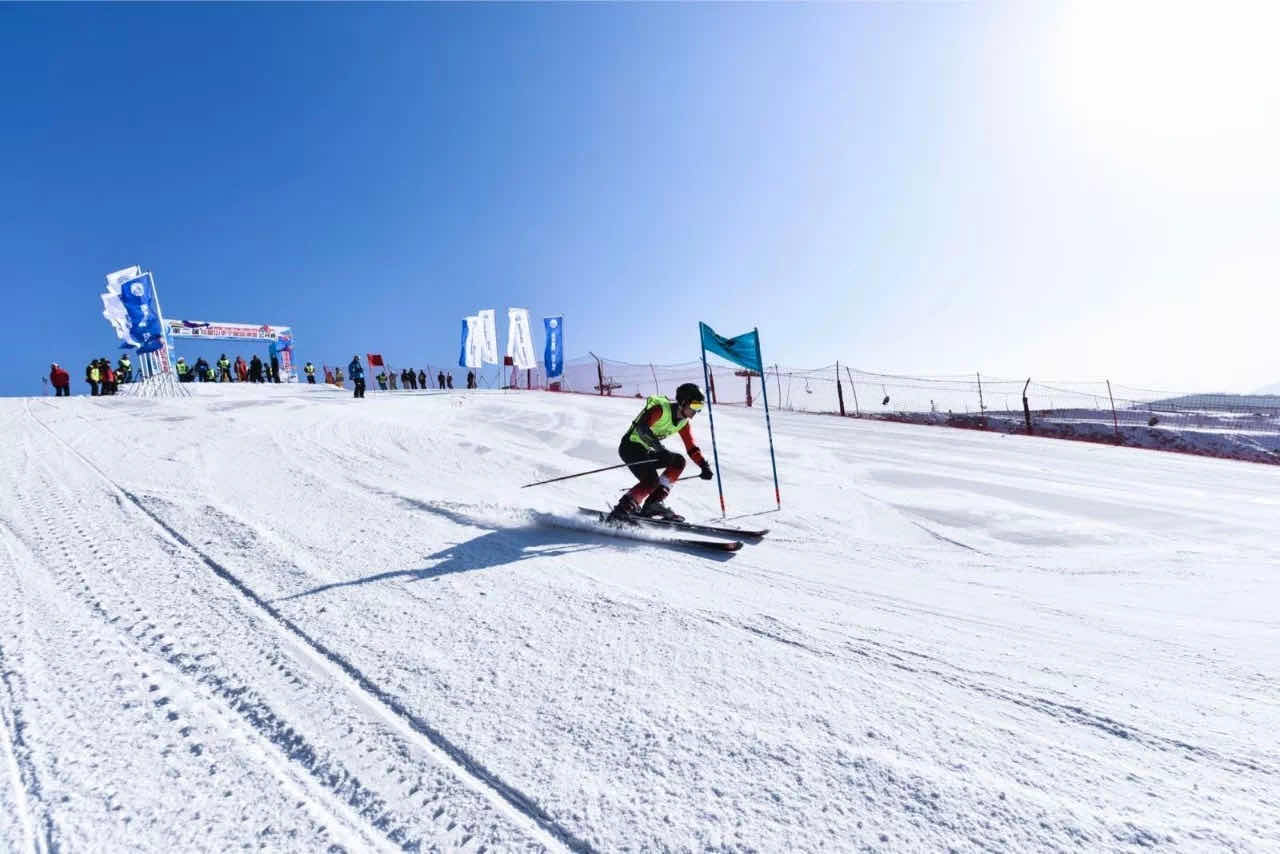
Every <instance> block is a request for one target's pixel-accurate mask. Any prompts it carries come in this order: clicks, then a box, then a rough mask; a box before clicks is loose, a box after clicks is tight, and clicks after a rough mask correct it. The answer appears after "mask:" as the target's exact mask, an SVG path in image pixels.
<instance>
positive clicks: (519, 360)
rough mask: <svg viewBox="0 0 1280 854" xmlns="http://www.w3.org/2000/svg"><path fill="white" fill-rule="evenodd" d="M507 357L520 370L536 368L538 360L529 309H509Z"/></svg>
mask: <svg viewBox="0 0 1280 854" xmlns="http://www.w3.org/2000/svg"><path fill="white" fill-rule="evenodd" d="M507 324H508V325H507V355H508V356H510V357H511V360H512V361H513V362H515V365H516V367H517V368H519V369H520V370H522V371H523V370H528V369H529V368H536V367H537V366H538V360H537V359H536V358H534V355H533V336H532V335H530V334H529V309H527V308H508V309H507Z"/></svg>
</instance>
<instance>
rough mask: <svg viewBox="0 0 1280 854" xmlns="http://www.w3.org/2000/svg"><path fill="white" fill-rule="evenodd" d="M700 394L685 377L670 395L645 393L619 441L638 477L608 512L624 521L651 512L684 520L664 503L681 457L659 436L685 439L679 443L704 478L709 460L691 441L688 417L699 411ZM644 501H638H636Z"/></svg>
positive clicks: (677, 476) (681, 467) (680, 466)
mask: <svg viewBox="0 0 1280 854" xmlns="http://www.w3.org/2000/svg"><path fill="white" fill-rule="evenodd" d="M704 403H705V399H704V398H703V396H702V389H700V388H698V387H697V386H696V385H694V384H693V383H685V384H684V385H682V386H680V387H679V388H677V389H676V399H675V400H674V401H672V400H670V399H669V398H666V397H663V396H661V395H651V396H650V397H648V398H646V399H645V402H644V410H643V411H642V412H641V413H640V414H639V415H637V416H636V418H635V420H634V421H632V422H631V426H630V427H629V428H628V429H627V432H626V433H624V434H623V435H622V442H621V444H619V445H618V456H620V457H622V461H623V462H624V463H627V465H628V467H629V468H630V469H631V473H632V474H634V475H635V476H636V479H637V480H638V481H639V483H637V484H636V485H635V486H633V487H631V489H630V490H629V491H628V492H627V493H626V494H625V495H623V496H622V500H620V501H619V502H618V504H617V506H616V507H614V508H613V512H612V513H610V514H609V518H610V519H613V520H616V521H625V520H626V519H627V517H628V516H650V517H654V518H658V519H668V520H670V521H673V522H683V521H684V517H683V516H681V515H680V514H678V513H676V512H675V511H673V510H672V509H671V508H670V507H668V506H667V505H666V504H665V501H666V498H667V496H668V495H670V494H671V487H672V486H673V485H674V484H675V482H676V481H677V480H679V479H680V473H681V472H683V471H684V457H682V456H681V455H680V454H677V453H674V452H672V451H668V450H667V449H666V448H664V447H663V446H662V440H663V439H666V438H667V437H668V436H672V435H674V434H676V433H679V434H680V438H681V440H683V441H684V449H685V451H686V452H687V453H688V454H689V458H690V459H691V460H693V461H694V462H695V463H697V464H698V466H699V467H700V468H701V469H702V473H701V474H700V475H699V476H700V477H701V478H702V479H703V480H711V479H712V478H713V477H714V475H713V474H712V473H711V465H710V464H709V463H708V462H707V460H706V458H705V457H703V456H702V451H701V450H699V449H698V446H697V445H696V444H694V441H693V431H692V430H691V429H690V428H689V421H690V420H691V419H692V418H693V416H695V415H697V414H698V413H699V412H701V411H702V407H703V404H704ZM641 502H643V503H641Z"/></svg>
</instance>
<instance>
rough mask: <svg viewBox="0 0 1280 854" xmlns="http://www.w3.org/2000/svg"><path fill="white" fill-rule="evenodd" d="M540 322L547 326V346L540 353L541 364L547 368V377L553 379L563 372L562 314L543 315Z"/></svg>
mask: <svg viewBox="0 0 1280 854" xmlns="http://www.w3.org/2000/svg"><path fill="white" fill-rule="evenodd" d="M542 323H543V325H544V326H546V328H547V347H546V349H545V350H544V351H543V353H542V364H544V365H545V366H546V368H547V379H553V378H554V377H558V376H560V375H562V374H563V373H564V315H563V314H557V315H556V316H555V317H544V318H542Z"/></svg>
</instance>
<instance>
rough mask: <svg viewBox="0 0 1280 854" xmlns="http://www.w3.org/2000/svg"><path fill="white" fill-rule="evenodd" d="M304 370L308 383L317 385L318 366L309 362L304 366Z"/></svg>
mask: <svg viewBox="0 0 1280 854" xmlns="http://www.w3.org/2000/svg"><path fill="white" fill-rule="evenodd" d="M302 370H303V371H305V372H306V374H307V384H308V385H315V384H316V366H315V365H313V364H311V363H310V362H307V363H306V364H305V365H303V366H302Z"/></svg>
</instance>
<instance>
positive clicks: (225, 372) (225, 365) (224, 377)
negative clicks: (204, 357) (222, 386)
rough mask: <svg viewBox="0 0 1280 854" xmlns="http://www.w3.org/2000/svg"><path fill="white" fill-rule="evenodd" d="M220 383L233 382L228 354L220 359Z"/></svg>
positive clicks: (224, 354)
mask: <svg viewBox="0 0 1280 854" xmlns="http://www.w3.org/2000/svg"><path fill="white" fill-rule="evenodd" d="M218 382H220V383H229V382H231V360H230V359H228V358H227V354H226V353H223V354H222V355H221V356H220V357H219V358H218Z"/></svg>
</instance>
